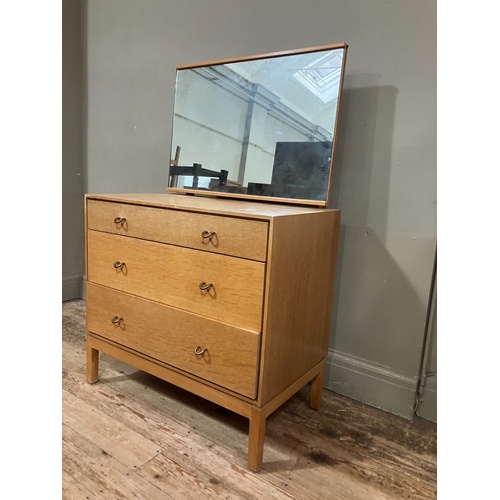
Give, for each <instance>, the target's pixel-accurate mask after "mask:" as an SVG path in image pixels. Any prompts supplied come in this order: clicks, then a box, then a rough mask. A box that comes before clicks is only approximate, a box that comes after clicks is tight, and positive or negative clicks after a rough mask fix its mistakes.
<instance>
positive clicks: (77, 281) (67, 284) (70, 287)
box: [62, 274, 83, 302]
mask: <svg viewBox="0 0 500 500" xmlns="http://www.w3.org/2000/svg"><path fill="white" fill-rule="evenodd" d="M82 290H83V276H82V275H81V274H72V275H70V276H63V277H62V301H63V302H64V301H66V300H73V299H81V298H82V296H81V293H82Z"/></svg>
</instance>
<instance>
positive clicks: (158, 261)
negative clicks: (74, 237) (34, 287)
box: [87, 231, 265, 332]
mask: <svg viewBox="0 0 500 500" xmlns="http://www.w3.org/2000/svg"><path fill="white" fill-rule="evenodd" d="M87 259H88V260H87V279H88V280H89V281H91V282H93V283H98V284H101V285H105V286H109V287H111V288H115V289H118V290H121V291H124V292H129V293H132V294H134V295H138V296H140V297H144V298H147V299H151V300H155V301H157V302H162V303H164V304H168V305H171V306H174V307H178V308H180V309H185V310H187V311H191V312H195V313H197V314H201V315H203V316H208V317H209V318H212V319H216V320H219V321H223V322H224V323H229V324H230V325H233V326H237V327H240V328H246V329H249V330H252V331H255V332H260V331H261V324H262V303H263V293H264V269H265V264H263V263H262V262H256V261H254V260H247V259H239V258H237V257H228V256H226V255H218V254H214V253H209V252H200V251H199V250H192V249H190V248H182V247H176V246H173V245H166V244H164V243H156V242H152V241H147V240H139V239H136V238H128V237H126V236H118V235H114V234H109V233H101V232H99V231H88V232H87ZM115 263H120V264H123V265H122V266H121V267H118V268H115V267H114V266H115ZM116 265H117V266H118V264H116ZM203 283H204V284H205V285H203ZM208 285H212V286H210V287H209V288H208V289H206V290H202V289H200V286H202V288H203V287H204V286H208Z"/></svg>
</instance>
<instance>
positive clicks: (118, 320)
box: [111, 316, 123, 325]
mask: <svg viewBox="0 0 500 500" xmlns="http://www.w3.org/2000/svg"><path fill="white" fill-rule="evenodd" d="M121 321H123V318H119V317H118V316H115V317H114V318H113V319H112V320H111V323H113V324H114V325H116V324H117V323H120V322H121Z"/></svg>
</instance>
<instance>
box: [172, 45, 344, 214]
mask: <svg viewBox="0 0 500 500" xmlns="http://www.w3.org/2000/svg"><path fill="white" fill-rule="evenodd" d="M335 49H344V57H343V60H342V72H341V77H340V84H339V96H338V101H337V109H336V116H335V129H334V131H333V146H332V154H331V160H330V171H329V177H328V186H327V190H326V199H325V200H310V199H299V198H278V197H273V196H259V195H253V194H250V195H249V194H243V193H225V192H221V191H205V190H197V189H189V188H178V187H173V186H172V185H171V184H172V183H173V182H171V181H172V180H173V177H174V176H172V175H171V173H170V172H171V169H172V168H179V167H178V160H179V152H180V151H179V147H177V150H176V155H175V158H174V159H171V160H170V165H169V175H168V182H169V185H168V187H167V191H168V192H173V193H184V194H189V195H198V196H216V197H224V198H233V199H234V198H237V199H243V200H258V201H264V202H275V203H287V204H293V205H309V206H316V207H324V206H327V205H328V203H329V200H330V188H331V184H332V176H333V166H334V159H335V149H336V144H337V132H338V121H339V115H340V105H341V99H342V90H343V86H344V76H345V65H346V60H347V49H348V45H347V44H346V43H336V44H331V45H321V46H316V47H308V48H304V49H294V50H287V51H281V52H272V53H269V54H260V55H254V56H247V57H238V58H233V59H222V60H218V61H207V62H202V63H195V64H185V65H180V66H177V67H176V71H179V70H184V69H193V68H201V67H204V66H216V65H221V64H232V63H237V62H245V61H254V60H258V59H270V58H276V57H283V56H290V55H296V54H297V55H298V54H307V53H312V52H321V51H327V50H335ZM174 119H175V110H174V113H173V116H172V138H173V133H174V130H173V125H174ZM172 149H173V144H171V150H172ZM193 167H194V166H193ZM201 170H202V171H203V170H204V169H201ZM198 171H199V170H198ZM206 172H207V175H208V173H211V171H209V170H206ZM221 172H225V171H221ZM200 175H203V173H202V174H200Z"/></svg>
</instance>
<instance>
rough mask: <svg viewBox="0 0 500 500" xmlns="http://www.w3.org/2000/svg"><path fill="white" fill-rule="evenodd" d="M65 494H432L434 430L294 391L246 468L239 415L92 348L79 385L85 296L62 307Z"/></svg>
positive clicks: (351, 497)
mask: <svg viewBox="0 0 500 500" xmlns="http://www.w3.org/2000/svg"><path fill="white" fill-rule="evenodd" d="M62 312H63V314H62V326H63V336H62V347H63V348H62V354H63V361H62V365H63V377H62V389H63V391H62V394H63V402H62V404H63V442H62V457H63V475H62V478H63V481H62V483H63V484H62V491H63V499H64V500H76V499H85V500H94V499H108V498H109V499H122V498H123V499H128V498H137V499H141V500H150V499H151V500H153V499H154V500H163V499H168V500H170V499H179V500H181V499H182V500H184V499H205V498H207V499H231V500H232V499H235V500H236V499H249V500H262V499H266V500H267V499H279V500H294V499H300V500H302V499H304V500H309V499H310V500H321V499H339V500H366V499H369V500H396V499H397V500H399V499H418V500H424V499H434V498H436V482H437V479H436V468H437V465H436V454H437V452H436V425H435V424H433V423H432V422H428V421H426V420H423V419H420V418H418V417H415V420H414V421H413V422H409V421H407V420H404V419H402V418H400V417H397V416H395V415H391V414H389V413H387V412H384V411H381V410H378V409H376V408H372V407H370V406H367V405H363V404H361V403H359V402H356V401H353V400H350V399H348V398H345V397H342V396H340V395H337V394H335V393H333V392H331V391H327V390H324V391H323V402H322V406H321V409H320V410H319V411H315V410H312V409H311V408H310V407H309V404H308V403H309V401H308V400H309V391H310V387H309V386H308V387H305V388H304V389H302V390H301V391H300V392H299V393H297V394H296V395H295V396H294V397H292V398H291V399H290V400H289V401H288V402H286V403H285V404H284V405H283V406H282V407H281V408H279V409H278V410H277V411H276V412H275V413H273V414H272V415H271V416H270V417H269V419H268V421H267V427H266V441H265V446H264V464H263V466H262V469H261V470H260V471H259V472H258V473H253V472H250V471H249V470H248V469H247V466H246V465H247V464H246V454H247V445H248V420H247V419H245V418H243V417H241V416H239V415H236V414H234V413H232V412H230V411H228V410H225V409H224V408H221V407H219V406H217V405H215V404H213V403H211V402H210V401H206V400H203V399H201V398H199V397H197V396H194V395H192V394H189V393H188V392H186V391H184V390H182V389H179V388H177V387H174V386H172V385H171V384H168V383H166V382H164V381H162V380H159V379H157V378H156V377H153V376H151V375H149V374H147V373H144V372H141V371H139V370H137V369H135V368H133V367H131V366H129V365H126V364H125V363H122V362H120V361H118V360H116V359H113V358H111V357H109V356H106V355H104V354H101V358H100V371H99V372H100V373H99V374H100V380H99V382H98V383H97V384H94V385H90V384H87V383H86V381H85V301H83V300H74V301H69V302H64V303H63V311H62Z"/></svg>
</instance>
